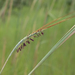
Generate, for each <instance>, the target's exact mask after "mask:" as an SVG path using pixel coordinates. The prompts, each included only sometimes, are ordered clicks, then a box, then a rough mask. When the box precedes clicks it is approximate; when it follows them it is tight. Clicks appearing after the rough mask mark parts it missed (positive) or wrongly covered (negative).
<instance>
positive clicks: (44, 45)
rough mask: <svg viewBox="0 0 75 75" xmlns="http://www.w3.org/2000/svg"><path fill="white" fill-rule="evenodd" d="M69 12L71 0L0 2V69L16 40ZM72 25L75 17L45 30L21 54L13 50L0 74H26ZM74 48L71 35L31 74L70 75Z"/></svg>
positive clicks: (72, 8)
mask: <svg viewBox="0 0 75 75" xmlns="http://www.w3.org/2000/svg"><path fill="white" fill-rule="evenodd" d="M72 11H75V0H46V1H45V0H0V70H1V68H2V66H3V65H4V62H5V61H6V59H7V57H8V55H9V53H10V52H11V50H12V49H13V48H14V46H15V45H16V44H17V43H18V41H20V40H21V39H22V38H23V37H25V36H26V35H28V34H30V33H31V32H33V31H35V30H37V29H39V28H40V27H42V26H43V25H45V24H47V23H49V22H50V21H52V20H54V19H56V18H58V17H60V16H63V15H65V14H67V13H69V12H72ZM72 15H73V14H72ZM73 25H75V18H72V19H70V20H68V21H66V22H63V23H61V24H59V25H57V26H54V27H52V28H49V29H47V30H45V31H44V35H43V36H40V37H38V38H34V42H32V41H31V42H30V44H26V45H27V46H26V47H25V48H24V49H22V51H20V52H18V53H17V51H16V50H15V52H14V53H13V55H12V56H11V58H10V59H9V61H8V63H7V64H6V66H5V68H4V70H3V72H2V75H10V74H11V75H27V74H28V73H29V72H30V71H31V70H32V69H33V67H34V66H35V65H36V64H37V63H38V62H39V61H40V60H41V59H42V58H43V57H44V56H45V55H46V54H47V52H48V51H49V50H50V49H51V48H52V47H53V46H54V45H55V44H56V42H58V41H59V39H60V38H61V37H62V36H63V35H64V34H65V33H66V32H67V31H68V30H69V29H70V28H71V27H72V26H73ZM31 38H33V37H31ZM74 45H75V35H73V36H72V37H70V38H69V39H68V40H67V41H66V42H65V43H64V44H63V45H62V46H60V47H59V48H58V49H57V51H55V52H54V53H53V54H52V55H51V56H50V57H48V58H47V59H46V60H45V61H44V62H43V63H42V65H40V66H39V67H38V68H37V69H36V70H35V71H34V73H33V74H32V75H72V74H73V75H74V74H75V71H74V68H75V47H74Z"/></svg>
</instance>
